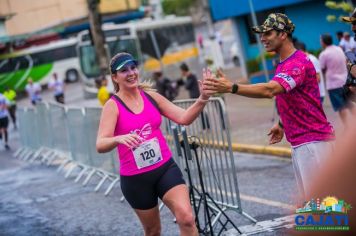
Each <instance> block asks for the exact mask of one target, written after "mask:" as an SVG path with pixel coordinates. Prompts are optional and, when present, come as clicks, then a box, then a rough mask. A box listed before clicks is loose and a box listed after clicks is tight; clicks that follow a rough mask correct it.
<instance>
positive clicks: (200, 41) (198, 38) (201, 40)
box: [197, 33, 204, 49]
mask: <svg viewBox="0 0 356 236" xmlns="http://www.w3.org/2000/svg"><path fill="white" fill-rule="evenodd" d="M197 40H198V44H199V47H200V49H204V38H203V35H202V34H201V33H199V34H198V36H197Z"/></svg>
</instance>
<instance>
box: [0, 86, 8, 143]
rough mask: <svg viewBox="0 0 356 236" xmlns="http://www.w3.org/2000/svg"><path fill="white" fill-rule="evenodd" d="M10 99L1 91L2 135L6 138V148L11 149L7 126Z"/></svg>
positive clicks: (0, 118)
mask: <svg viewBox="0 0 356 236" xmlns="http://www.w3.org/2000/svg"><path fill="white" fill-rule="evenodd" d="M8 105H9V101H8V100H7V99H6V98H5V96H4V95H3V94H1V93H0V135H1V138H4V144H5V149H6V150H9V149H10V146H9V144H8V139H9V137H8V132H7V127H8V125H9V118H8V114H9V113H8V110H7V107H8Z"/></svg>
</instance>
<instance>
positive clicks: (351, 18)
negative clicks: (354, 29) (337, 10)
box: [342, 8, 356, 24]
mask: <svg viewBox="0 0 356 236" xmlns="http://www.w3.org/2000/svg"><path fill="white" fill-rule="evenodd" d="M342 21H344V22H347V23H351V24H352V23H354V22H356V8H355V9H354V12H353V13H352V14H351V16H344V17H342Z"/></svg>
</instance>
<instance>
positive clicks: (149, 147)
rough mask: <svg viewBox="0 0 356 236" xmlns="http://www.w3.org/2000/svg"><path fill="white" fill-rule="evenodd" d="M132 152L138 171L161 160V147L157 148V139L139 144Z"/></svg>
mask: <svg viewBox="0 0 356 236" xmlns="http://www.w3.org/2000/svg"><path fill="white" fill-rule="evenodd" d="M132 152H133V155H134V158H135V162H136V166H137V168H138V169H142V168H144V167H147V166H151V165H153V164H156V163H158V162H160V161H162V160H163V158H162V153H161V147H160V146H159V142H158V139H157V138H153V139H150V140H147V141H145V142H143V143H141V144H140V146H138V147H137V148H136V149H135V150H133V151H132Z"/></svg>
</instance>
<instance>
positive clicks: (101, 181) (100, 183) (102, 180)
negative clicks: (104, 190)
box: [94, 174, 109, 192]
mask: <svg viewBox="0 0 356 236" xmlns="http://www.w3.org/2000/svg"><path fill="white" fill-rule="evenodd" d="M108 177H109V176H108V175H107V174H104V176H103V177H102V179H101V180H100V182H99V183H98V185H97V186H96V188H95V189H94V191H95V192H97V191H98V190H99V189H100V187H101V185H103V183H104V182H105V180H106V179H107V178H108Z"/></svg>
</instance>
